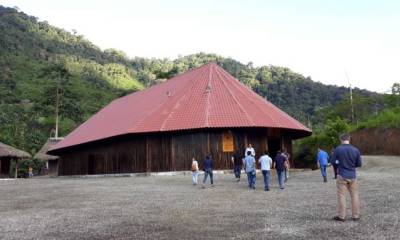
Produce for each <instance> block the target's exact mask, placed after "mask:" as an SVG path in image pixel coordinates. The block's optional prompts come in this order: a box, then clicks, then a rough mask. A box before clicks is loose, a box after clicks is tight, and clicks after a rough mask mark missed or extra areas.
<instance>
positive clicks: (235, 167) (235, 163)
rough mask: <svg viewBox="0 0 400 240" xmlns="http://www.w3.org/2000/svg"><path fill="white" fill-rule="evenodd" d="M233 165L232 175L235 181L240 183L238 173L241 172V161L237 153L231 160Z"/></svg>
mask: <svg viewBox="0 0 400 240" xmlns="http://www.w3.org/2000/svg"><path fill="white" fill-rule="evenodd" d="M231 161H232V164H233V173H234V174H235V178H236V180H237V181H238V182H239V181H240V172H241V171H242V165H243V159H242V156H240V153H239V152H236V153H235V154H234V155H233V156H232V158H231Z"/></svg>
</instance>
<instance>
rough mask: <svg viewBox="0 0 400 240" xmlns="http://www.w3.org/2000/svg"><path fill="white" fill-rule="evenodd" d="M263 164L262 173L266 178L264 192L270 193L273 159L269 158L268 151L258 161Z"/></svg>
mask: <svg viewBox="0 0 400 240" xmlns="http://www.w3.org/2000/svg"><path fill="white" fill-rule="evenodd" d="M258 162H259V163H260V164H261V172H262V175H263V178H264V191H269V171H270V170H271V165H272V159H271V158H270V157H269V156H268V151H265V152H264V154H263V155H262V156H261V157H260V159H258Z"/></svg>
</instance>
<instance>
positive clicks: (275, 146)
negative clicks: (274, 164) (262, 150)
mask: <svg viewBox="0 0 400 240" xmlns="http://www.w3.org/2000/svg"><path fill="white" fill-rule="evenodd" d="M280 149H281V139H280V138H268V151H269V156H270V157H271V158H272V159H275V157H276V154H277V153H278V151H279V150H280Z"/></svg>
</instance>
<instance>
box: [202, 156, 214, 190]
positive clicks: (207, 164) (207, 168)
mask: <svg viewBox="0 0 400 240" xmlns="http://www.w3.org/2000/svg"><path fill="white" fill-rule="evenodd" d="M213 168H214V163H213V160H212V158H211V155H207V156H206V160H205V161H204V179H203V184H202V187H203V188H205V183H206V181H207V177H208V176H210V182H211V186H212V187H214V181H213Z"/></svg>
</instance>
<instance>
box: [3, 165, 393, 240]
mask: <svg viewBox="0 0 400 240" xmlns="http://www.w3.org/2000/svg"><path fill="white" fill-rule="evenodd" d="M393 159H395V158H393ZM393 159H391V160H390V161H391V164H389V165H388V167H387V168H385V167H382V166H384V164H381V162H382V161H383V162H384V160H385V157H380V158H379V157H378V158H370V159H368V158H366V162H368V161H370V162H371V164H369V165H368V164H367V166H366V167H365V168H364V170H362V171H361V172H360V174H359V180H360V188H361V204H362V209H361V210H362V219H361V221H360V222H352V221H350V220H348V221H346V222H344V223H339V222H334V221H332V220H331V218H332V217H333V216H334V215H335V214H336V194H335V183H334V181H333V180H331V179H329V180H330V181H329V182H328V183H326V184H324V183H322V179H321V177H320V174H319V171H304V172H296V173H292V175H291V178H290V180H289V182H288V184H287V187H286V189H285V190H283V191H281V190H279V189H278V187H277V181H276V176H275V175H273V176H272V182H271V185H272V188H271V191H270V192H264V191H263V190H262V188H263V186H262V183H261V182H262V176H260V175H258V176H257V183H256V185H257V189H256V190H255V191H254V190H249V189H247V187H246V183H245V181H244V180H245V179H243V181H241V182H239V183H236V182H235V181H234V179H233V176H232V175H223V174H220V175H216V177H215V178H216V180H215V182H216V186H215V187H214V188H210V187H207V188H206V189H201V188H200V187H199V186H192V185H191V179H190V176H148V177H114V178H42V179H29V180H23V179H21V180H10V181H3V180H2V181H0V239H226V238H227V239H399V238H400V230H399V228H400V224H399V216H400V203H399V200H400V181H399V180H400V176H399V170H400V159H397V160H393ZM372 163H373V164H372ZM397 163H398V165H397ZM328 171H329V174H330V176H329V177H330V178H331V177H332V175H331V171H332V169H329V170H328ZM242 177H244V175H242ZM348 213H349V215H350V211H349V212H348Z"/></svg>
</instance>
